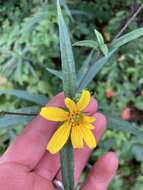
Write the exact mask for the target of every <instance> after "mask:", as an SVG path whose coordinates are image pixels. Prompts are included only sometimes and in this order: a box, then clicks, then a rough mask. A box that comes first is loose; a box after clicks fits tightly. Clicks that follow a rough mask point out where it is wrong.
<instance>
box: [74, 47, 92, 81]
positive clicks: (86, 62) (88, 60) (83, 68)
mask: <svg viewBox="0 0 143 190" xmlns="http://www.w3.org/2000/svg"><path fill="white" fill-rule="evenodd" d="M93 54H94V50H91V52H90V53H89V55H88V56H87V58H86V59H85V60H84V62H83V63H82V66H81V68H80V69H79V71H78V74H77V81H78V84H77V85H79V84H80V82H81V80H82V78H83V76H84V75H85V74H86V72H87V71H88V68H89V65H90V64H91V60H92V58H93Z"/></svg>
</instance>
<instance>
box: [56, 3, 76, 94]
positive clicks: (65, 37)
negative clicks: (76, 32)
mask: <svg viewBox="0 0 143 190" xmlns="http://www.w3.org/2000/svg"><path fill="white" fill-rule="evenodd" d="M57 8H58V23H59V38H60V51H61V59H62V74H63V89H64V92H65V94H66V96H71V95H72V96H73V97H74V96H75V89H76V86H75V85H76V73H75V63H74V57H73V52H72V45H71V41H70V37H69V32H68V28H67V26H66V23H65V21H64V18H63V15H62V12H61V8H60V5H59V3H58V7H57Z"/></svg>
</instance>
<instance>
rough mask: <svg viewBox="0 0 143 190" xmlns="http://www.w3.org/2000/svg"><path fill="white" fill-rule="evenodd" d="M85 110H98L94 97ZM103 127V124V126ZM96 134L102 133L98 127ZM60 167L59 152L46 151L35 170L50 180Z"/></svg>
mask: <svg viewBox="0 0 143 190" xmlns="http://www.w3.org/2000/svg"><path fill="white" fill-rule="evenodd" d="M85 110H86V112H87V113H88V114H91V113H93V111H94V112H96V110H97V102H96V100H95V99H93V98H92V99H91V101H90V103H89V106H88V107H87V108H86V109H85ZM97 122H98V121H97ZM97 122H96V123H97ZM98 123H99V122H98ZM97 125H98V124H97ZM101 128H102V126H101ZM100 131H102V130H100ZM96 134H97V136H99V135H100V132H98V130H97V129H96ZM97 138H99V137H97ZM87 151H89V149H88V148H85V152H87ZM76 155H77V153H76V154H75V156H76ZM79 155H80V154H79ZM82 156H83V155H82ZM53 163H54V165H53ZM51 166H52V167H51ZM59 169H60V161H59V154H55V155H51V154H50V153H49V152H45V154H44V155H43V157H42V158H41V160H40V161H39V163H38V165H37V166H36V168H35V172H36V173H37V174H39V175H40V176H43V177H44V178H47V179H48V180H51V181H52V180H53V179H54V178H55V176H56V174H57V172H58V171H59ZM49 171H50V172H49Z"/></svg>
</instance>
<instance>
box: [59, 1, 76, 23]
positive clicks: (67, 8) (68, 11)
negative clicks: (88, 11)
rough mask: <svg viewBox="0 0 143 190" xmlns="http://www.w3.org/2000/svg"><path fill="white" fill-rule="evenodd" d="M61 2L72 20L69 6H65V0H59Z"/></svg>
mask: <svg viewBox="0 0 143 190" xmlns="http://www.w3.org/2000/svg"><path fill="white" fill-rule="evenodd" d="M60 2H61V4H62V5H63V7H64V8H65V10H66V12H67V15H68V16H69V17H70V19H71V20H72V22H73V21H74V19H73V17H72V14H71V11H70V9H69V7H68V6H67V3H66V1H65V0H62V1H60Z"/></svg>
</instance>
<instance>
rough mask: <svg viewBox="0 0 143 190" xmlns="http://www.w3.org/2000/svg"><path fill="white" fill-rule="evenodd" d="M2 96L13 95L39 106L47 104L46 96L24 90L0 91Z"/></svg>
mask: <svg viewBox="0 0 143 190" xmlns="http://www.w3.org/2000/svg"><path fill="white" fill-rule="evenodd" d="M2 94H8V95H13V96H16V97H18V98H21V99H24V100H27V101H30V102H34V103H36V104H39V105H45V104H46V103H47V102H48V98H47V97H46V96H44V95H40V94H32V93H30V92H28V91H26V90H0V95H2Z"/></svg>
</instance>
